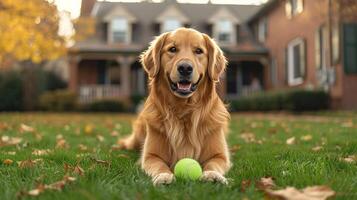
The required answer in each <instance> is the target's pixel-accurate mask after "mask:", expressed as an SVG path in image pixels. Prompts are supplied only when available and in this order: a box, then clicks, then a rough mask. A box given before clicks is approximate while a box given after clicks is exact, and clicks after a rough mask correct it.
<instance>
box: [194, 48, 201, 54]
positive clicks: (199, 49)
mask: <svg viewBox="0 0 357 200" xmlns="http://www.w3.org/2000/svg"><path fill="white" fill-rule="evenodd" d="M195 53H196V54H203V50H202V49H201V48H197V49H196V50H195Z"/></svg>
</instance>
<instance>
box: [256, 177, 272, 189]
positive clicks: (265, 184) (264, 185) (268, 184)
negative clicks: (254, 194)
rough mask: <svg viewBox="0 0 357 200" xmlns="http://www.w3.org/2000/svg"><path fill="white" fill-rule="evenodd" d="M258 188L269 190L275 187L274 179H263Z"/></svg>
mask: <svg viewBox="0 0 357 200" xmlns="http://www.w3.org/2000/svg"><path fill="white" fill-rule="evenodd" d="M256 187H257V188H258V189H259V190H267V189H272V188H274V187H275V183H274V180H273V178H272V177H263V178H261V179H260V180H259V181H257V182H256Z"/></svg>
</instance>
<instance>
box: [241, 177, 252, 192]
mask: <svg viewBox="0 0 357 200" xmlns="http://www.w3.org/2000/svg"><path fill="white" fill-rule="evenodd" d="M251 183H252V182H251V181H250V180H242V182H241V184H240V191H241V192H245V191H246V190H247V188H249V187H250V185H251Z"/></svg>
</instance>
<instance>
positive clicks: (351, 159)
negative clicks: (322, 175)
mask: <svg viewBox="0 0 357 200" xmlns="http://www.w3.org/2000/svg"><path fill="white" fill-rule="evenodd" d="M342 160H343V161H345V162H347V163H354V162H357V156H356V155H350V156H347V157H345V158H343V159H342Z"/></svg>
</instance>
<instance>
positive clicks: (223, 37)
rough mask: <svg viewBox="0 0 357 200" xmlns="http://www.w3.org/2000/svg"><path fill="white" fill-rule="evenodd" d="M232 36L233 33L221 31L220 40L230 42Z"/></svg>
mask: <svg viewBox="0 0 357 200" xmlns="http://www.w3.org/2000/svg"><path fill="white" fill-rule="evenodd" d="M230 36H231V35H230V34H229V33H219V35H218V40H219V41H222V42H229V41H230Z"/></svg>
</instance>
